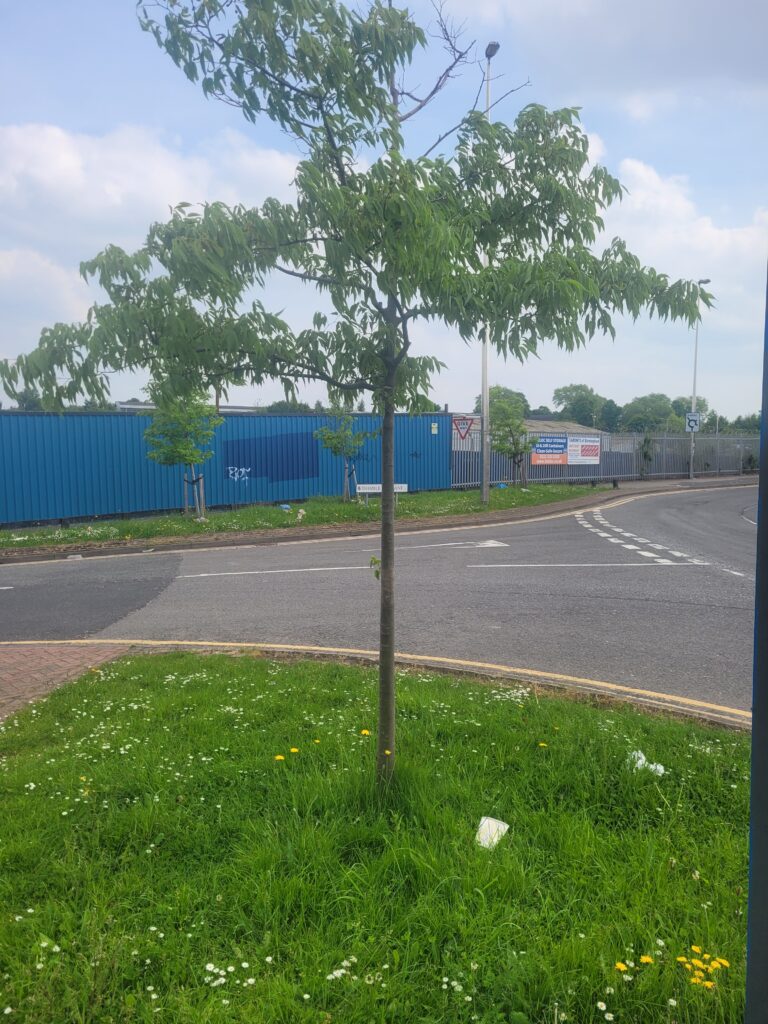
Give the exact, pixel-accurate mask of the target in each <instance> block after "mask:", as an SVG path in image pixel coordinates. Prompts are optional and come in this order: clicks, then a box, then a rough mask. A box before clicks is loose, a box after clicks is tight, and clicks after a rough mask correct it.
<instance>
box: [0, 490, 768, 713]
mask: <svg viewBox="0 0 768 1024" xmlns="http://www.w3.org/2000/svg"><path fill="white" fill-rule="evenodd" d="M614 497H615V496H614V495H613V494H611V495H610V496H608V497H607V498H606V507H604V508H603V509H602V510H596V511H588V512H581V513H571V514H567V515H561V516H559V517H556V518H543V519H541V520H540V521H536V522H528V523H517V524H508V525H499V524H498V523H496V524H489V525H484V526H482V527H471V528H466V527H461V528H456V529H450V530H445V529H443V530H440V529H439V528H438V529H435V530H434V531H429V532H420V533H412V534H399V535H398V537H397V623H398V625H397V630H398V633H397V647H398V650H400V651H403V652H409V653H414V654H432V655H435V654H437V655H441V656H444V657H455V658H461V659H469V660H478V661H484V662H496V663H499V664H504V665H511V666H519V667H521V668H529V669H534V670H539V671H543V672H550V673H563V674H567V675H574V676H581V677H585V678H590V679H599V680H605V681H609V682H614V683H618V684H620V685H625V686H634V687H642V688H644V689H649V690H654V691H663V692H667V693H674V694H677V695H680V696H685V697H692V698H696V699H700V700H706V701H710V702H714V703H719V704H725V705H728V706H731V707H735V708H742V709H748V708H749V706H750V698H751V667H752V630H753V607H754V557H755V542H756V527H755V520H756V518H757V516H756V511H755V510H756V503H757V488H756V487H737V488H723V489H711V490H700V491H681V492H672V493H665V494H662V495H653V496H644V497H638V498H632V499H628V500H626V501H624V502H623V503H621V504H617V505H613V506H611V502H613V501H614ZM376 554H378V542H377V539H376V537H373V536H372V537H358V538H354V539H349V538H348V539H338V538H337V539H333V540H322V541H291V542H288V543H281V544H275V545H269V546H258V547H256V546H254V547H237V548H223V549H221V548H219V549H215V550H209V551H203V550H193V551H188V552H183V553H157V554H142V555H130V556H122V557H121V556H117V557H103V558H87V559H81V560H65V561H52V562H46V563H26V564H19V565H7V566H0V640H28V639H72V638H81V637H99V638H127V639H141V640H181V639H185V640H226V641H242V642H245V641H252V642H263V643H267V642H273V643H303V644H316V645H321V646H337V647H338V646H342V647H354V648H374V647H375V646H376V644H377V635H378V598H379V586H378V583H377V582H376V580H375V579H374V576H373V572H372V570H371V568H370V564H369V563H370V559H371V556H372V555H376Z"/></svg>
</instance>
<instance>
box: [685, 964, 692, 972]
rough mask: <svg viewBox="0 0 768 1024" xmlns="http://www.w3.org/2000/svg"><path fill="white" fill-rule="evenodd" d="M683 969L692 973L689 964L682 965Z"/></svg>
mask: <svg viewBox="0 0 768 1024" xmlns="http://www.w3.org/2000/svg"><path fill="white" fill-rule="evenodd" d="M683 967H684V968H685V969H686V971H692V970H693V968H692V967H691V965H690V964H687V963H686V964H683Z"/></svg>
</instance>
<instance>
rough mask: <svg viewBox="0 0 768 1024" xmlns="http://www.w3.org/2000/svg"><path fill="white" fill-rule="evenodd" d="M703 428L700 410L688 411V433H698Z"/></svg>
mask: <svg viewBox="0 0 768 1024" xmlns="http://www.w3.org/2000/svg"><path fill="white" fill-rule="evenodd" d="M700 430H701V413H700V412H687V413H686V414H685V432H686V433H687V434H697V433H698V432H699V431H700Z"/></svg>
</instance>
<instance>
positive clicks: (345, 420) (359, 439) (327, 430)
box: [315, 416, 375, 501]
mask: <svg viewBox="0 0 768 1024" xmlns="http://www.w3.org/2000/svg"><path fill="white" fill-rule="evenodd" d="M352 422H353V421H352V417H351V416H343V417H342V418H341V420H336V423H335V425H334V426H333V427H320V428H319V429H318V430H316V431H315V437H316V438H317V439H318V440H319V441H320V443H321V444H322V446H323V448H327V449H328V451H329V452H331V454H332V455H337V456H338V457H339V458H341V459H343V460H344V483H343V486H342V492H341V499H342V501H349V480H350V477H353V478H354V480H355V486H357V477H356V475H355V459H356V458H357V456H358V455H359V453H360V449H361V448H362V447H363V445H364V444H365V442H366V441H367V440H368V438H369V437H375V434H372V433H371V432H370V431H366V430H360V431H357V432H355V431H354V430H353V429H352Z"/></svg>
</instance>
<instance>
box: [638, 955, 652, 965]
mask: <svg viewBox="0 0 768 1024" xmlns="http://www.w3.org/2000/svg"><path fill="white" fill-rule="evenodd" d="M640 963H641V964H652V963H653V957H652V956H641V957H640Z"/></svg>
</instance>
